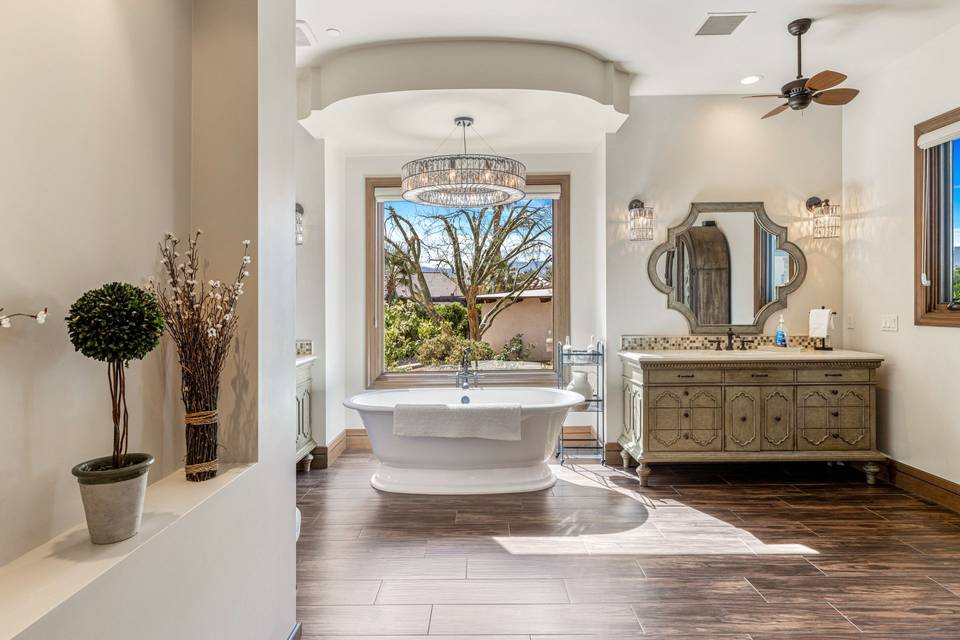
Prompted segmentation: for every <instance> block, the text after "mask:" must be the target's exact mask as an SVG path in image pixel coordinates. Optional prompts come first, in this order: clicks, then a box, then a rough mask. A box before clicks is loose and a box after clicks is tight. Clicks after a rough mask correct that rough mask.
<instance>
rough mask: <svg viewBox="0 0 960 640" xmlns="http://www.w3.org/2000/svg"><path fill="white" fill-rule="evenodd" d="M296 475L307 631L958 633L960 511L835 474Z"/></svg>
mask: <svg viewBox="0 0 960 640" xmlns="http://www.w3.org/2000/svg"><path fill="white" fill-rule="evenodd" d="M375 466H376V461H375V460H373V459H372V458H371V457H370V456H369V455H366V454H354V453H350V454H345V455H344V456H342V457H341V458H340V459H339V460H338V461H337V463H336V464H335V465H334V466H333V467H332V468H330V469H327V470H325V471H313V472H310V473H300V474H298V476H297V502H298V505H299V507H300V509H301V511H302V513H303V527H302V535H301V538H300V542H299V544H298V552H297V553H298V558H297V583H298V591H297V612H298V619H299V620H301V621H302V622H303V631H304V637H305V638H307V639H308V640H319V639H321V638H340V639H341V640H342V639H343V638H365V639H366V640H371V639H375V638H381V639H384V638H395V639H399V638H405V639H407V640H410V639H411V638H414V639H415V638H434V639H435V638H451V639H452V638H454V637H455V638H458V639H459V640H471V639H472V640H479V639H481V638H487V639H490V640H493V639H497V640H520V639H523V640H547V639H555V640H587V639H598V638H618V639H621V640H622V639H630V638H641V637H643V638H667V637H669V638H684V637H686V638H717V639H719V640H725V639H739V640H751V639H752V640H773V639H777V638H817V639H825V638H862V639H886V638H924V639H936V638H960V515H958V514H956V513H953V512H951V511H948V510H945V509H942V508H940V507H938V506H936V505H934V504H931V503H929V502H926V501H924V500H922V499H920V498H917V497H915V496H912V495H910V494H908V493H905V492H903V491H901V490H899V489H897V488H896V487H891V486H877V487H868V486H866V484H864V482H863V476H862V474H860V473H858V472H855V471H854V470H852V469H849V468H847V467H843V466H832V467H828V466H826V465H823V464H789V465H752V466H730V465H724V466H714V465H675V466H658V467H655V468H654V475H653V476H652V477H651V486H650V487H647V488H644V489H641V488H640V487H639V486H638V485H637V482H636V478H635V477H632V476H631V475H629V474H626V473H624V472H623V471H622V470H620V469H618V468H610V467H603V466H601V465H598V464H576V465H567V466H564V467H561V468H560V481H559V482H558V483H557V484H556V486H554V487H553V488H552V489H549V490H547V491H541V492H537V493H526V494H513V495H495V496H405V495H395V494H388V493H380V492H378V491H376V490H374V489H372V488H371V487H370V485H369V483H368V480H369V477H370V475H371V473H372V472H373V470H374V469H375Z"/></svg>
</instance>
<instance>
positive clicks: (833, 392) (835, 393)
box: [830, 389, 840, 395]
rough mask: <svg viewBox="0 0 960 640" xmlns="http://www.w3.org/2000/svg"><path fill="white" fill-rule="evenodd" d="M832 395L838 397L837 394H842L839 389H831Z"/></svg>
mask: <svg viewBox="0 0 960 640" xmlns="http://www.w3.org/2000/svg"><path fill="white" fill-rule="evenodd" d="M830 393H832V394H833V395H837V394H839V393H840V390H839V389H831V390H830Z"/></svg>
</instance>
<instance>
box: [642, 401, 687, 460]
mask: <svg viewBox="0 0 960 640" xmlns="http://www.w3.org/2000/svg"><path fill="white" fill-rule="evenodd" d="M684 391H685V390H684V389H678V388H674V387H665V388H652V389H651V390H650V397H649V398H648V404H647V418H648V419H649V421H650V422H649V425H650V428H649V429H648V432H647V438H648V444H649V449H650V450H651V451H670V450H675V449H677V448H679V447H678V445H679V444H680V440H681V438H680V412H681V404H682V403H681V400H680V398H681V394H682V393H683V392H684Z"/></svg>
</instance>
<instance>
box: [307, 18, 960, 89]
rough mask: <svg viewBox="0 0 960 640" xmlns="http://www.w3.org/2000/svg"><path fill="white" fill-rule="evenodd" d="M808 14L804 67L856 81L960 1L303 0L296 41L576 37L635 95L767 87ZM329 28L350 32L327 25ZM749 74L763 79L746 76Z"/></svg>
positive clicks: (783, 73) (931, 31)
mask: <svg viewBox="0 0 960 640" xmlns="http://www.w3.org/2000/svg"><path fill="white" fill-rule="evenodd" d="M740 11H755V13H754V14H752V15H751V16H750V17H748V18H747V19H746V20H745V21H744V22H743V24H741V25H740V27H739V28H738V29H737V30H736V31H735V32H734V34H733V35H731V36H700V37H695V36H694V35H693V34H694V33H695V32H696V31H697V29H698V28H699V27H700V25H701V24H702V23H703V21H704V20H705V19H706V17H707V14H708V13H709V12H740ZM801 17H810V18H814V19H815V20H816V22H815V23H814V25H813V29H812V30H811V32H810V34H808V36H806V37H805V38H804V75H807V76H810V75H812V74H813V73H816V72H817V71H820V70H822V69H828V68H829V69H834V70H836V71H841V72H843V73H846V74H847V75H849V76H850V80H849V81H848V82H847V86H852V87H856V86H857V80H858V79H859V78H862V77H864V76H866V75H867V74H869V73H871V72H872V71H874V70H876V69H877V68H879V67H882V66H883V65H885V64H886V63H888V62H890V61H892V60H894V59H896V58H897V57H899V56H901V55H903V54H904V53H906V52H908V51H910V50H912V49H914V48H916V47H918V46H920V45H921V44H922V43H923V42H924V41H926V40H929V39H931V38H933V37H934V36H936V35H939V34H940V33H943V32H945V31H947V30H948V29H949V28H950V27H952V26H954V25H956V24H958V23H960V0H831V1H822V0H550V1H549V2H547V1H546V0H485V1H484V2H480V3H465V2H452V1H451V0H406V1H399V2H398V1H397V0H350V1H349V2H344V1H342V0H297V18H298V19H302V20H306V21H307V23H308V24H309V25H310V27H311V29H312V30H313V32H314V33H315V34H316V36H317V38H318V40H319V41H318V43H317V45H316V46H314V47H310V48H300V49H298V50H297V64H298V66H311V65H314V64H317V63H319V62H321V61H322V60H323V58H324V56H326V55H329V54H330V53H332V52H334V51H336V50H338V49H343V48H349V47H357V46H364V45H370V44H373V43H380V42H386V41H397V40H420V39H437V38H465V37H469V38H509V39H522V40H532V41H540V42H551V43H558V44H567V45H570V46H574V47H578V48H582V49H585V50H587V51H590V52H592V53H594V54H595V55H597V56H599V57H601V58H604V59H607V60H612V61H614V62H617V63H619V64H620V65H621V66H622V67H623V69H624V70H626V71H629V72H631V73H634V74H636V78H635V79H634V82H633V85H632V88H631V93H633V94H634V95H657V94H701V93H704V94H714V93H746V92H754V91H760V92H767V91H772V90H777V89H778V88H779V87H780V86H781V85H782V84H783V83H785V82H787V81H788V80H791V79H793V77H794V75H795V73H796V70H795V65H796V61H795V55H796V46H795V40H794V39H793V38H792V37H791V36H790V35H789V34H788V33H787V32H786V25H787V23H788V22H789V21H790V20H793V19H795V18H801ZM331 27H332V28H337V29H340V30H341V31H342V36H341V37H339V38H331V37H329V36H327V35H325V30H326V29H327V28H331ZM478 64H482V61H478ZM465 72H469V70H465ZM751 74H761V75H763V76H764V79H763V80H761V82H760V83H758V84H756V85H753V86H751V87H743V86H742V85H740V83H739V80H740V78H742V77H744V76H747V75H751Z"/></svg>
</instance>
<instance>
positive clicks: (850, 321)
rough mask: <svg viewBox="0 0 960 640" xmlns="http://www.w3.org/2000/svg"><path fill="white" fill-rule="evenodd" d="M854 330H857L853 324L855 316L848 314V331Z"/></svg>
mask: <svg viewBox="0 0 960 640" xmlns="http://www.w3.org/2000/svg"><path fill="white" fill-rule="evenodd" d="M853 328H855V327H854V324H853V314H852V313H848V314H847V329H853Z"/></svg>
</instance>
